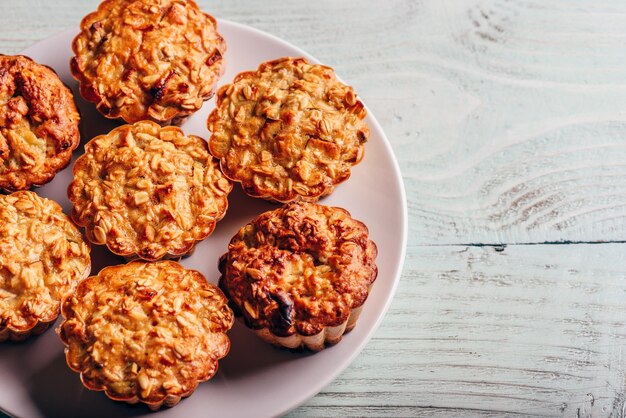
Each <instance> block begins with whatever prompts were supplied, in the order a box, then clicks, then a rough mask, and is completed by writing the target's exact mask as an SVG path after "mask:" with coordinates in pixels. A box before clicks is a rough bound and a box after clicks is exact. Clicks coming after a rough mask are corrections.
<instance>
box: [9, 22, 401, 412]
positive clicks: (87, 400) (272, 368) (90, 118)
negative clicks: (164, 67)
mask: <svg viewBox="0 0 626 418" xmlns="http://www.w3.org/2000/svg"><path fill="white" fill-rule="evenodd" d="M219 31H220V33H221V34H222V35H223V36H224V38H225V39H226V42H227V44H228V51H227V53H226V57H225V58H226V65H227V71H226V74H225V75H224V77H223V78H222V80H221V83H220V84H224V83H228V82H230V81H232V79H233V78H234V77H235V75H236V74H237V73H239V72H241V71H246V70H253V69H256V68H257V67H258V65H259V63H261V62H263V61H267V60H271V59H275V58H279V57H282V56H306V57H307V58H309V59H310V60H312V61H315V62H317V60H315V59H314V58H312V57H311V56H310V55H308V54H307V53H305V52H304V51H302V50H300V49H298V48H296V47H294V46H292V45H290V44H288V43H286V42H284V41H282V40H280V39H278V38H276V37H274V36H272V35H268V34H266V33H263V32H260V31H258V30H255V29H252V28H250V27H247V26H243V25H240V24H237V23H233V22H228V21H223V20H220V21H219ZM76 33H77V30H76V29H72V30H68V31H65V32H63V33H60V34H58V35H56V36H53V37H52V38H49V39H47V40H45V41H42V42H40V43H38V44H36V45H33V46H32V47H30V48H28V49H26V50H25V51H23V54H24V55H28V56H30V57H31V58H33V59H34V60H35V61H37V62H40V63H42V64H47V65H49V66H51V67H52V68H54V69H55V70H56V71H57V72H58V74H59V76H60V77H61V79H62V80H63V81H64V82H65V83H66V84H68V85H69V86H70V87H71V88H72V89H73V91H74V95H75V100H76V103H77V105H78V107H79V108H80V111H81V115H82V120H81V137H82V138H83V141H82V144H84V143H85V142H86V141H87V140H89V139H91V138H93V137H94V136H95V135H99V134H103V133H106V132H108V131H109V130H110V129H112V128H113V127H114V126H116V125H117V124H118V123H117V122H114V121H110V120H106V119H105V118H104V117H102V116H101V115H100V114H99V113H98V112H97V111H96V110H95V107H94V106H93V105H92V104H90V103H86V102H85V101H83V100H82V99H81V98H80V96H79V94H78V86H77V83H76V82H75V81H74V80H73V79H72V77H71V76H70V72H69V68H68V64H69V60H70V57H71V56H72V52H71V48H70V44H71V41H72V39H73V37H74V35H75V34H76ZM213 107H214V101H213V100H210V101H208V102H206V103H205V105H204V107H203V108H202V109H201V110H200V111H199V112H197V113H196V114H195V115H194V116H192V117H191V118H189V119H188V120H187V122H186V123H185V124H184V125H183V126H182V128H183V129H184V131H185V132H186V133H188V134H195V135H198V136H200V137H203V138H207V137H208V135H209V132H208V130H207V128H206V119H207V115H208V114H209V112H210V111H211V109H212V108H213ZM366 120H367V123H368V125H369V127H370V129H371V137H370V141H369V143H368V144H366V146H365V158H364V159H363V161H362V162H361V164H359V165H357V166H356V167H354V168H353V170H352V177H351V178H350V179H349V180H348V181H346V182H345V183H343V184H341V185H339V186H338V187H337V188H336V189H335V191H334V193H333V194H332V195H330V196H328V197H326V198H324V199H323V200H322V201H321V202H320V203H322V204H325V205H330V206H341V207H343V208H346V209H347V210H349V211H350V212H351V213H352V216H353V217H354V218H356V219H359V220H362V221H363V222H365V224H366V225H368V226H369V228H370V234H371V238H372V239H373V240H374V241H375V242H376V244H377V245H378V251H379V252H378V258H377V264H378V268H379V270H378V271H379V274H378V279H377V280H376V282H375V284H374V287H373V289H372V292H371V294H370V296H369V298H368V300H367V302H366V304H365V307H364V310H363V313H362V315H361V317H360V319H359V322H358V324H357V326H356V328H355V329H354V330H353V331H352V332H350V333H349V334H346V335H345V336H344V339H343V340H342V341H341V342H340V343H339V344H338V345H336V346H333V347H330V348H327V349H326V350H323V351H322V352H319V353H316V354H312V353H292V352H290V351H287V350H280V349H276V348H274V347H272V346H270V345H268V344H266V343H264V342H262V341H260V340H259V339H257V337H256V336H255V335H253V334H252V333H251V332H249V331H248V330H247V329H246V328H245V327H244V326H242V325H241V324H238V323H237V324H235V326H234V327H233V329H232V331H231V332H230V333H229V336H230V338H231V351H230V353H229V355H228V356H227V357H226V358H225V359H224V360H222V361H221V362H220V364H219V371H218V373H217V374H216V376H215V377H214V378H213V379H211V380H210V381H209V382H206V383H203V384H201V385H200V386H199V387H198V389H197V390H196V392H195V393H194V394H193V395H192V396H191V397H189V398H187V399H185V400H183V401H182V402H181V403H180V404H179V405H178V406H176V407H175V408H172V409H168V408H164V409H162V410H161V411H159V412H158V413H156V414H155V413H150V411H149V410H148V408H146V407H145V406H143V405H137V406H129V405H127V404H123V403H118V402H113V401H111V400H109V399H108V398H107V397H106V396H105V395H104V394H103V393H100V392H92V391H89V390H87V389H85V388H83V386H82V385H81V383H80V380H79V377H78V374H76V373H74V372H72V371H70V369H69V368H68V367H67V365H66V364H65V357H64V354H63V345H62V344H61V341H60V340H59V338H58V337H57V335H56V334H55V332H54V331H53V330H48V331H47V332H46V333H45V334H43V335H42V336H40V337H36V338H32V339H30V340H28V341H27V342H25V343H21V344H11V343H8V344H1V345H0V376H2V379H0V408H1V409H3V410H5V411H6V412H8V413H9V414H11V415H15V416H19V417H44V416H48V417H49V416H66V417H69V416H89V417H121V416H141V415H143V416H147V417H148V416H149V417H151V418H154V417H156V416H159V417H160V418H165V417H174V416H184V417H204V416H207V415H211V416H229V417H250V416H258V417H261V416H276V415H280V414H283V413H285V412H287V411H288V410H290V409H292V408H295V407H296V406H298V405H299V404H300V403H302V402H304V401H306V400H307V399H309V398H310V397H312V396H313V395H315V394H316V393H317V392H318V391H320V390H321V389H322V388H323V387H324V386H325V385H327V384H328V383H329V382H330V381H331V380H332V379H334V378H335V377H336V376H337V375H338V374H339V373H340V372H341V371H342V370H344V369H345V368H346V367H347V366H348V365H349V364H350V362H351V361H352V360H353V359H354V358H355V357H356V355H357V354H358V353H359V351H361V349H362V348H363V346H364V345H365V343H366V342H367V341H368V340H369V338H370V337H371V335H372V334H373V332H374V331H375V330H376V328H377V326H378V324H379V322H380V320H381V319H382V317H383V315H384V313H385V311H386V310H387V307H388V306H389V303H390V302H391V299H392V297H393V294H394V292H395V289H396V286H397V284H398V280H399V278H400V271H401V268H402V264H403V259H404V253H405V249H406V234H407V216H406V199H405V195H404V188H403V184H402V180H401V177H400V171H399V169H398V164H397V162H396V160H395V158H394V156H393V153H392V150H391V146H390V145H389V141H388V140H387V138H386V137H385V134H384V133H383V131H382V129H381V128H380V125H379V124H378V122H377V121H376V119H375V118H374V116H373V115H372V114H371V113H369V114H368V116H367V119H366ZM82 152H83V151H82V145H81V147H79V149H78V150H77V151H76V152H75V153H74V154H75V155H74V159H75V158H76V157H77V156H78V155H80V154H81V153H82ZM71 179H72V174H71V165H70V167H68V168H67V169H65V170H63V171H62V172H60V173H59V174H57V176H56V177H55V178H54V180H53V181H52V182H51V183H49V184H47V185H45V186H43V187H41V188H39V189H37V190H36V192H37V193H38V194H39V195H41V196H45V197H49V198H52V199H54V200H56V201H57V202H59V203H60V204H61V206H63V209H64V211H65V212H66V213H69V212H70V203H69V201H68V199H67V196H66V190H67V186H68V184H69V183H70V181H71ZM229 205H230V206H229V209H228V212H227V214H226V217H225V218H224V219H223V220H222V221H221V222H220V223H218V224H217V227H216V229H215V232H214V233H213V235H212V236H211V237H209V238H208V239H206V240H205V241H203V242H202V243H200V244H199V245H198V247H197V249H196V252H195V253H194V254H193V255H192V256H191V257H189V258H187V259H184V260H183V261H182V264H183V265H184V266H185V267H187V268H192V269H196V270H199V271H201V272H202V273H203V274H204V275H205V276H206V277H207V279H208V280H209V281H210V282H211V283H214V284H215V283H217V279H218V271H217V260H218V258H219V256H220V255H221V254H222V253H224V252H225V251H226V248H227V244H228V241H229V240H230V238H231V237H232V236H233V235H234V234H235V233H236V231H237V230H238V229H239V228H240V227H241V226H242V225H244V224H246V223H247V222H249V221H250V220H251V219H252V218H253V217H254V216H256V215H258V214H260V213H262V212H264V211H266V210H270V209H274V208H276V205H273V204H270V203H267V202H264V201H261V200H258V199H253V198H250V197H248V196H246V195H244V194H243V192H242V191H241V187H240V186H239V185H235V188H234V190H233V192H232V193H231V194H230V196H229ZM92 259H93V267H92V274H96V273H97V272H98V271H100V269H101V268H102V267H104V266H106V265H111V264H120V263H121V260H120V259H118V258H116V257H115V256H113V255H111V254H110V253H109V252H108V251H107V250H106V249H104V248H103V247H102V246H95V245H94V246H92ZM56 325H58V322H57V324H56ZM56 325H55V327H56Z"/></svg>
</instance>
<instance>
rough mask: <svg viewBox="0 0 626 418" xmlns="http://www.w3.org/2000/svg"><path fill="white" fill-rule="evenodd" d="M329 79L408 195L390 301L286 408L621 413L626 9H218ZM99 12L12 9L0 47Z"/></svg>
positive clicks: (59, 4) (586, 5)
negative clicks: (358, 109) (379, 131)
mask: <svg viewBox="0 0 626 418" xmlns="http://www.w3.org/2000/svg"><path fill="white" fill-rule="evenodd" d="M199 3H200V4H201V5H202V7H203V8H204V9H205V10H207V11H209V12H211V13H212V14H214V15H216V16H218V17H222V18H226V19H231V20H234V21H237V22H241V23H245V24H248V25H251V26H254V27H257V28H259V29H262V30H265V31H267V32H270V33H273V34H275V35H277V36H279V37H281V38H283V39H286V40H288V41H290V42H292V43H294V44H295V45H298V46H300V47H302V48H304V49H305V50H307V51H309V52H311V53H312V54H313V55H315V56H316V57H318V58H319V59H320V60H322V61H323V62H324V63H326V64H328V65H331V66H333V67H335V69H336V70H337V72H338V73H339V74H340V76H341V77H342V78H344V79H345V80H347V81H348V82H349V83H351V84H353V85H354V86H355V88H356V90H357V92H358V93H359V94H360V95H361V96H362V98H363V99H364V100H365V101H366V102H367V104H368V106H369V107H370V108H371V110H372V111H373V112H374V114H375V115H376V116H377V117H378V119H379V121H380V122H381V124H382V126H383V128H384V129H385V131H386V133H387V135H388V136H389V138H390V140H391V142H392V145H393V148H394V150H395V151H396V155H397V157H398V160H399V162H400V166H401V169H402V173H403V176H404V181H405V185H406V188H407V194H408V206H409V213H410V221H409V222H410V223H409V229H410V231H409V237H410V238H409V247H408V252H407V261H406V265H405V267H404V274H403V277H402V281H401V283H400V286H399V288H398V293H397V296H396V298H395V300H394V302H393V305H392V306H391V309H390V311H389V313H388V314H387V316H386V318H385V320H384V322H383V325H382V326H381V328H380V329H379V330H378V332H377V333H376V334H375V337H374V339H373V340H372V341H371V342H370V343H369V344H368V345H367V346H366V348H365V350H364V351H363V352H362V354H361V355H360V356H359V357H358V358H357V360H356V361H355V362H354V363H353V364H352V366H351V367H349V368H348V369H347V370H346V371H345V372H344V373H343V374H341V376H340V377H339V378H338V379H337V380H335V381H334V382H333V383H332V384H330V385H329V386H328V387H326V388H325V389H324V390H323V391H322V392H321V393H320V394H319V395H317V396H316V397H315V398H313V399H311V400H310V401H309V402H307V403H306V404H305V405H303V406H301V407H300V408H298V409H296V410H295V411H293V412H292V413H291V416H294V417H296V416H332V417H334V416H383V415H384V416H422V415H423V416H459V417H461V416H463V417H465V416H484V415H495V416H513V415H523V416H527V415H538V416H568V417H587V416H594V417H595V416H597V417H604V416H607V417H608V416H626V413H625V410H626V403H625V395H624V388H625V380H624V379H625V376H624V370H625V366H626V365H625V364H624V362H625V360H626V359H625V355H624V348H625V347H626V244H625V242H626V2H625V1H624V0H493V1H487V0H485V1H481V0H430V1H426V0H424V1H417V0H416V1H408V0H391V1H384V2H383V1H380V0H368V1H357V0H343V1H336V0H316V1H310V0H303V1H283V0H264V1H254V0H246V1H244V0H221V1H200V2H199ZM96 4H97V2H96V1H94V0H89V1H80V2H79V1H71V0H56V1H49V0H19V1H13V0H0V52H4V53H14V52H17V51H19V50H21V49H22V48H25V47H27V46H29V45H30V44H32V43H34V42H36V41H37V40H40V39H43V38H46V37H48V36H50V35H52V34H54V33H56V32H59V31H61V30H63V29H65V28H69V27H73V26H76V25H77V23H78V22H79V20H80V18H81V16H83V15H84V14H85V13H87V12H89V11H91V10H93V9H95V7H96Z"/></svg>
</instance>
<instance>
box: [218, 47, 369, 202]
mask: <svg viewBox="0 0 626 418" xmlns="http://www.w3.org/2000/svg"><path fill="white" fill-rule="evenodd" d="M216 105H217V107H216V108H215V110H213V112H212V113H211V114H210V115H209V118H208V128H209V130H210V131H211V132H212V135H211V138H210V141H209V148H210V150H211V153H212V154H213V155H214V156H215V157H217V158H219V159H220V163H221V169H222V171H223V172H224V174H225V175H226V176H227V177H228V178H230V179H231V180H234V181H238V182H240V183H241V185H242V187H243V189H244V191H245V192H246V193H247V194H249V195H250V196H254V197H261V198H264V199H268V200H273V201H278V202H290V201H294V200H305V201H316V200H317V199H318V198H319V197H321V196H324V195H327V194H329V193H331V192H332V191H333V189H334V188H335V186H336V185H337V184H339V183H341V182H343V181H345V180H346V179H348V177H349V176H350V169H351V167H352V166H353V165H355V164H358V163H359V162H360V161H361V159H362V158H363V148H364V143H365V142H367V140H368V137H369V128H368V127H367V125H366V123H365V121H364V120H363V119H364V118H365V116H366V110H365V108H364V107H363V103H362V102H361V101H360V100H358V99H357V97H356V94H355V93H354V90H353V89H352V87H350V86H347V85H345V84H343V83H342V82H341V81H339V80H338V79H337V77H336V76H335V73H334V71H333V70H332V68H330V67H326V66H323V65H319V64H310V63H308V62H307V60H306V59H304V58H281V59H278V60H275V61H269V62H265V63H263V64H261V65H260V66H259V68H258V69H257V70H256V71H249V72H244V73H241V74H239V75H238V76H237V77H235V79H234V81H233V83H232V84H227V85H224V86H222V87H221V88H220V89H219V91H218V93H217V102H216Z"/></svg>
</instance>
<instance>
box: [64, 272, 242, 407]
mask: <svg viewBox="0 0 626 418" xmlns="http://www.w3.org/2000/svg"><path fill="white" fill-rule="evenodd" d="M62 314H63V317H64V318H65V320H64V321H63V322H62V323H61V325H60V326H59V329H58V332H59V336H60V337H61V339H62V340H63V342H64V343H65V345H66V346H67V349H66V358H67V363H68V365H69V366H70V368H72V369H73V370H75V371H77V372H79V373H81V378H82V381H83V383H84V384H85V386H86V387H88V388H89V389H92V390H104V391H106V395H107V396H109V397H110V398H112V399H115V400H124V401H132V400H139V401H141V402H144V403H146V404H149V405H150V404H152V405H159V404H160V403H162V402H163V400H164V399H165V398H166V397H171V396H179V397H185V396H188V395H190V394H191V393H192V392H193V391H194V390H195V388H196V387H197V385H198V383H199V382H203V381H205V380H208V379H210V378H211V377H212V376H213V375H214V374H215V372H216V371H217V367H218V364H217V363H218V360H219V359H221V358H223V357H224V356H226V354H227V353H228V351H229V348H230V342H229V339H228V337H227V336H226V332H227V331H228V330H229V329H230V328H231V327H232V325H233V313H232V311H231V310H230V308H229V307H228V304H227V300H226V298H225V297H224V295H223V294H222V292H221V291H220V290H219V289H218V288H217V287H215V286H213V285H211V284H209V283H208V282H207V281H206V279H205V278H204V277H203V276H202V274H200V273H199V272H197V271H194V270H186V269H184V268H183V267H182V266H181V265H180V264H178V263H176V262H173V261H159V262H156V263H145V262H142V261H133V262H131V263H129V264H126V265H119V266H111V267H106V268H104V269H103V270H101V271H100V273H99V274H98V275H97V276H92V277H89V278H87V279H85V280H83V281H82V282H80V284H79V285H78V286H77V288H76V292H75V293H74V294H73V295H71V296H68V297H67V298H66V299H65V300H64V302H63V306H62Z"/></svg>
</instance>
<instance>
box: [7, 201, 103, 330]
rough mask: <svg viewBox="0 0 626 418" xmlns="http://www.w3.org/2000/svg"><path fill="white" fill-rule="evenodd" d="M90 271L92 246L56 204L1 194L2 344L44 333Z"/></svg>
mask: <svg viewBox="0 0 626 418" xmlns="http://www.w3.org/2000/svg"><path fill="white" fill-rule="evenodd" d="M90 270H91V260H90V258H89V246H88V245H87V243H86V242H85V241H84V240H83V237H82V235H81V234H80V232H79V231H78V229H77V228H76V227H75V226H74V224H72V222H71V221H70V219H69V218H68V217H67V216H66V215H65V214H64V213H63V211H62V210H61V207H60V206H59V205H58V204H57V203H56V202H54V201H52V200H49V199H43V198H41V197H39V196H37V195H36V194H35V193H33V192H30V191H20V192H15V193H13V194H10V195H0V341H5V340H7V339H8V340H13V341H20V340H24V339H26V338H27V337H29V336H30V335H31V334H34V335H37V334H41V333H42V332H43V331H45V330H46V329H47V328H48V326H49V325H50V324H51V323H53V322H54V321H55V319H56V318H57V317H58V316H59V307H60V306H61V299H63V298H64V297H65V296H66V295H67V294H69V293H71V292H72V291H73V289H74V287H75V286H76V283H78V281H79V280H82V279H84V278H85V277H87V276H88V275H89V271H90Z"/></svg>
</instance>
